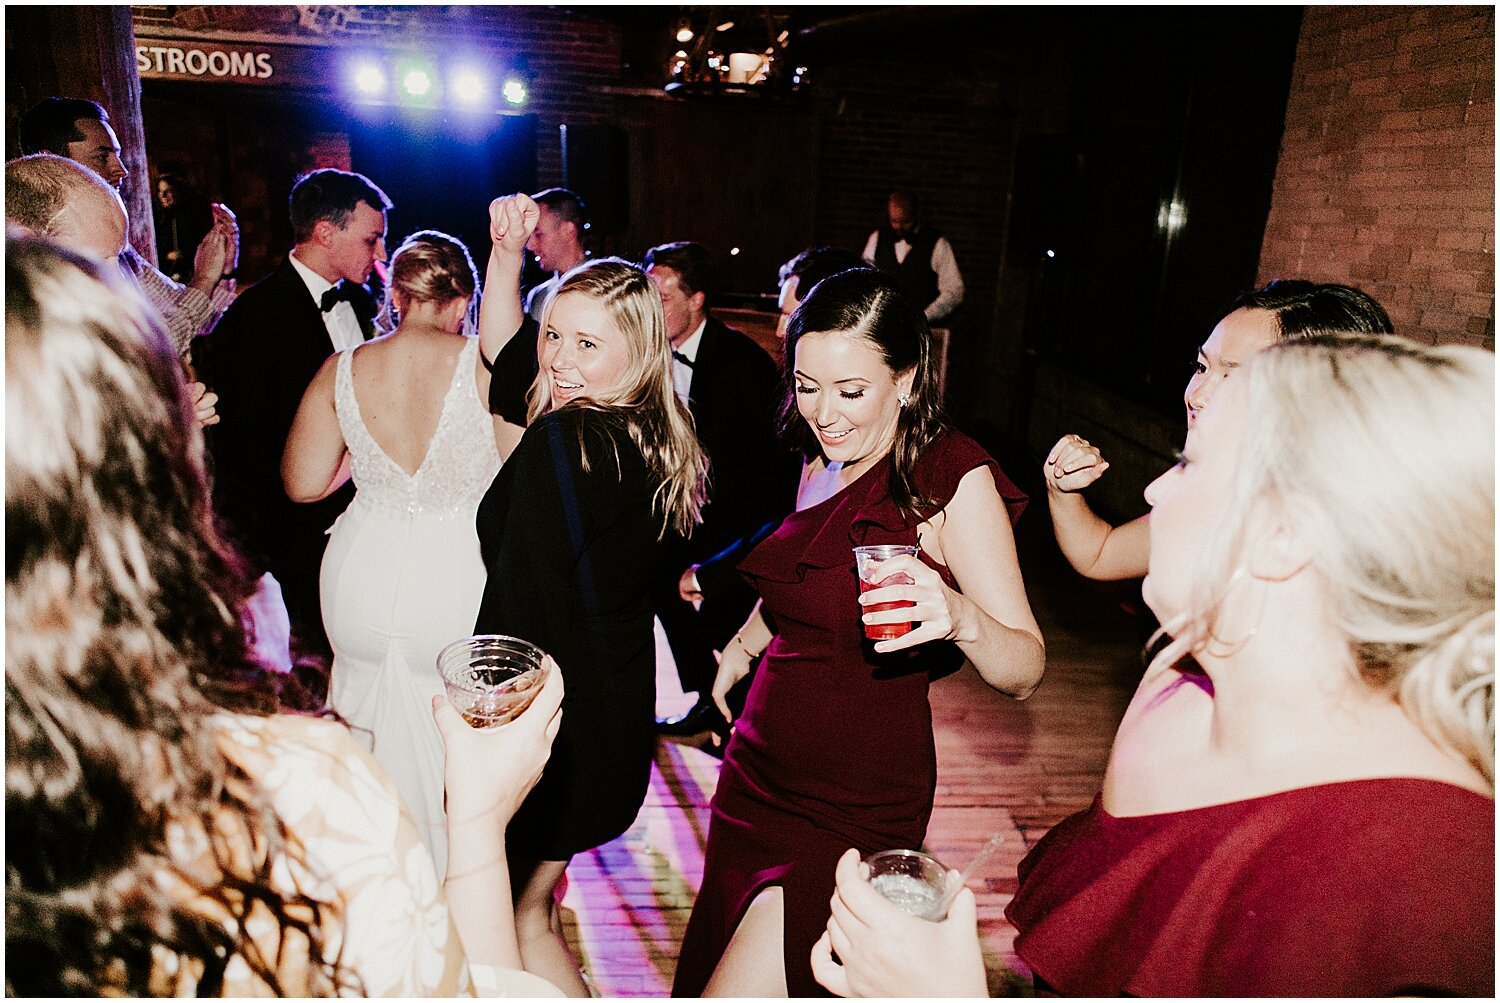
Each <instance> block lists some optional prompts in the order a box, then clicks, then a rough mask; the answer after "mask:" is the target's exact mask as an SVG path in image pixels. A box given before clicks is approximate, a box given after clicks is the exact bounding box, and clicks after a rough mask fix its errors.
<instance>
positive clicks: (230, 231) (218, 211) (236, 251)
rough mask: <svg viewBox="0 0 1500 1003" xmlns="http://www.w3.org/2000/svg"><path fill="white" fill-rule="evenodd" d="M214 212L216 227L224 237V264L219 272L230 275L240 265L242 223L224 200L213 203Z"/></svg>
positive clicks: (221, 274) (222, 274)
mask: <svg viewBox="0 0 1500 1003" xmlns="http://www.w3.org/2000/svg"><path fill="white" fill-rule="evenodd" d="M213 214H214V229H215V230H218V231H219V233H220V234H221V235H222V236H223V238H224V265H223V268H221V269H220V270H219V272H218V274H219V275H220V276H221V277H222V276H228V275H229V274H230V273H231V272H233V271H235V269H237V268H239V267H240V223H239V220H237V219H235V217H234V213H233V212H231V211H230V210H229V207H228V206H227V205H225V204H224V203H222V202H215V203H214V204H213Z"/></svg>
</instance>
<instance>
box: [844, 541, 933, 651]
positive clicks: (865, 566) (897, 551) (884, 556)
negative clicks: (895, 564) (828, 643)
mask: <svg viewBox="0 0 1500 1003" xmlns="http://www.w3.org/2000/svg"><path fill="white" fill-rule="evenodd" d="M917 553H918V548H917V547H909V546H904V545H895V544H891V545H885V546H878V547H855V548H854V563H855V567H856V568H857V569H858V570H859V591H860V593H861V594H863V593H865V592H869V591H871V590H873V589H879V588H885V587H886V586H887V585H911V584H913V582H912V578H911V576H910V575H908V574H904V573H902V572H896V573H895V574H890V575H886V574H883V573H882V572H881V565H883V564H884V563H885V562H886V561H888V560H890V559H891V558H893V557H916V556H917ZM915 605H916V603H913V602H908V601H904V600H903V601H899V602H878V603H871V604H869V605H868V606H863V607H861V609H860V614H861V615H863V614H865V613H879V612H881V611H883V610H888V609H904V608H906V607H908V606H915ZM911 628H912V621H910V620H907V621H906V622H905V623H867V624H865V637H868V638H869V639H870V640H872V641H890V640H894V639H895V638H898V637H900V636H901V635H903V634H905V633H907V632H908V631H910V630H911Z"/></svg>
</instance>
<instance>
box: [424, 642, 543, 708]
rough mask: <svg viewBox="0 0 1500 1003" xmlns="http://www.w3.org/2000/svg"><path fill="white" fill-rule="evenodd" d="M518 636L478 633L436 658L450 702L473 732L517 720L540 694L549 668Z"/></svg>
mask: <svg viewBox="0 0 1500 1003" xmlns="http://www.w3.org/2000/svg"><path fill="white" fill-rule="evenodd" d="M545 659H546V655H545V654H544V653H543V652H542V649H540V648H538V647H537V646H536V645H534V644H532V643H530V642H529V641H523V640H521V639H520V638H518V637H506V636H505V635H503V634H476V635H474V636H473V637H466V638H463V639H462V640H459V641H454V642H453V643H452V644H450V645H448V646H447V647H446V648H444V649H443V650H442V652H441V653H440V654H439V655H438V660H437V663H438V673H439V674H440V675H441V676H442V677H443V687H444V688H445V689H446V690H447V691H448V701H449V702H450V703H452V704H453V706H454V707H455V708H456V709H457V710H458V712H459V713H460V714H462V715H463V719H464V720H465V721H467V722H468V723H469V726H470V727H473V728H496V727H499V726H500V725H502V724H509V723H510V722H511V721H514V720H515V719H516V718H517V717H519V716H520V715H521V712H522V711H524V710H525V709H526V708H527V707H530V706H531V702H532V701H533V700H535V699H536V696H537V694H538V693H540V692H541V691H542V684H544V683H545V682H546V681H547V672H548V670H549V669H550V667H551V663H550V662H548V661H546V660H545Z"/></svg>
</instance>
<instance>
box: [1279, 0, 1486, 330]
mask: <svg viewBox="0 0 1500 1003" xmlns="http://www.w3.org/2000/svg"><path fill="white" fill-rule="evenodd" d="M1494 32H1495V22H1494V8H1493V7H1309V8H1308V9H1307V13H1306V16H1305V18H1304V21H1303V26H1302V36H1301V40H1300V42H1299V44H1298V48H1297V62H1296V69H1295V70H1294V73H1293V78H1292V91H1291V97H1290V99H1289V100H1288V102H1287V115H1286V132H1285V135H1284V137H1283V139H1282V148H1281V159H1280V162H1279V164H1278V166H1277V171H1276V184H1275V189H1274V194H1273V196H1272V203H1271V213H1270V218H1269V220H1268V222H1267V225H1266V235H1265V240H1264V243H1263V245H1262V250H1261V262H1260V278H1261V281H1263V282H1264V281H1269V280H1270V279H1273V278H1278V277H1303V278H1309V279H1314V280H1319V281H1325V282H1345V283H1349V284H1351V285H1356V286H1359V287H1360V288H1362V289H1364V290H1366V291H1367V292H1369V293H1371V294H1372V295H1374V296H1375V297H1376V298H1377V299H1379V300H1380V302H1381V303H1382V304H1383V305H1384V306H1385V307H1386V309H1387V310H1389V312H1390V314H1391V319H1392V320H1393V321H1394V323H1395V325H1396V329H1397V330H1398V331H1399V332H1400V333H1402V334H1405V335H1408V336H1410V337H1414V338H1418V339H1421V340H1424V341H1430V342H1433V343H1445V342H1464V343H1469V344H1476V345H1483V346H1485V347H1488V348H1491V349H1493V348H1494V344H1495V258H1494V250H1495V79H1494V77H1495V50H1494Z"/></svg>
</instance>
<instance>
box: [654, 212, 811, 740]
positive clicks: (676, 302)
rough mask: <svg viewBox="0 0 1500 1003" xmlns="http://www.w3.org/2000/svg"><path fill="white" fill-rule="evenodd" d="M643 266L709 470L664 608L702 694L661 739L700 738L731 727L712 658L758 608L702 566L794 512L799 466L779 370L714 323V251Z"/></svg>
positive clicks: (660, 611)
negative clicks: (711, 578)
mask: <svg viewBox="0 0 1500 1003" xmlns="http://www.w3.org/2000/svg"><path fill="white" fill-rule="evenodd" d="M643 264H644V265H645V267H646V273H647V274H648V275H650V276H651V278H652V279H653V280H654V281H655V282H656V284H657V286H658V288H659V289H660V290H661V297H662V307H663V311H664V312H665V314H666V320H667V337H668V338H669V339H670V340H671V342H672V356H673V383H674V385H675V387H676V389H677V393H678V396H679V397H682V398H683V399H684V400H685V401H686V402H687V405H688V408H689V410H691V411H692V413H693V420H694V423H695V425H696V427H697V431H698V440H699V442H700V443H702V445H703V449H704V452H706V453H707V454H708V459H709V464H710V467H709V496H708V504H707V505H706V506H705V507H704V510H703V522H702V524H701V525H699V526H698V527H697V528H696V529H695V530H694V531H693V534H692V536H691V537H690V538H688V539H683V538H681V537H676V536H669V537H668V539H667V540H666V541H665V542H664V546H663V548H662V562H661V569H660V574H659V576H658V577H659V581H658V587H657V593H656V601H655V605H656V615H657V617H658V618H659V619H660V620H661V623H662V629H663V630H665V631H666V634H667V640H668V642H669V643H670V644H671V646H672V657H673V659H674V660H675V661H676V663H677V674H678V676H679V678H680V679H681V680H682V689H683V692H685V693H686V692H692V691H696V692H697V693H698V703H697V705H695V706H694V707H693V709H692V710H690V711H689V712H688V713H687V714H686V715H684V716H683V718H681V719H677V720H674V721H664V722H659V730H661V731H663V732H664V733H667V734H676V735H691V734H697V733H699V732H701V731H704V730H706V729H707V728H709V727H710V726H714V725H717V726H722V725H723V724H724V720H723V717H722V715H720V714H719V712H718V710H717V709H715V707H714V705H713V702H712V699H711V698H710V695H709V691H710V689H711V688H712V686H713V680H714V676H715V674H716V673H717V671H718V663H717V661H716V660H715V658H714V655H713V653H714V651H717V650H722V649H723V647H724V645H725V643H727V642H728V640H729V639H730V638H731V637H733V636H734V633H735V631H737V630H739V629H740V627H742V626H743V625H744V622H745V619H746V617H748V616H749V614H750V610H751V608H752V607H753V606H754V605H755V593H754V591H753V590H751V589H750V587H749V586H748V585H746V584H745V583H744V582H743V581H740V580H739V578H738V576H737V575H734V574H733V573H732V569H729V572H730V573H729V574H726V575H724V576H722V577H721V579H720V580H719V581H717V582H716V583H715V587H713V588H710V589H708V590H704V589H703V588H701V587H700V586H701V585H702V584H703V583H701V582H698V581H697V577H696V571H697V565H698V564H700V563H702V562H704V561H706V560H708V558H710V557H712V556H713V555H715V554H717V553H719V552H720V551H721V550H723V549H724V548H726V547H728V546H730V545H731V544H733V543H735V542H736V541H738V540H740V539H741V538H744V537H748V536H751V535H753V534H755V533H756V532H757V531H758V530H760V529H761V528H762V527H764V526H765V525H766V524H767V523H769V522H773V521H775V520H777V519H780V518H781V517H782V516H784V515H786V513H787V512H789V511H791V508H792V505H793V503H794V501H795V498H796V487H797V461H796V457H795V455H794V454H793V453H792V451H791V450H789V449H788V448H787V447H786V446H784V445H782V444H781V443H780V442H779V441H778V439H777V437H776V431H775V428H776V415H777V410H778V403H779V396H780V381H779V380H778V378H777V372H776V364H775V363H774V362H772V361H771V357H770V356H769V355H767V354H766V353H765V351H764V350H763V349H762V348H761V347H760V346H759V345H757V344H756V343H755V342H753V341H751V340H750V339H749V338H748V337H746V336H745V335H743V334H741V333H740V332H739V331H736V330H734V329H733V328H730V327H727V326H726V325H724V324H722V323H720V322H719V321H717V320H715V319H714V318H713V317H711V316H709V315H708V312H707V308H708V298H709V297H710V296H711V295H712V293H713V291H714V266H713V259H712V258H711V257H710V255H709V253H708V251H707V249H705V248H704V247H703V246H702V245H701V244H695V243H692V242H688V241H681V242H678V243H674V244H662V245H660V246H658V247H653V248H652V249H651V250H649V251H647V252H646V257H645V260H644V262H643ZM698 595H701V596H702V597H703V598H702V601H701V603H700V605H699V606H698V608H697V609H694V606H693V604H692V603H691V602H688V601H687V600H686V599H685V598H684V596H698Z"/></svg>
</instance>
